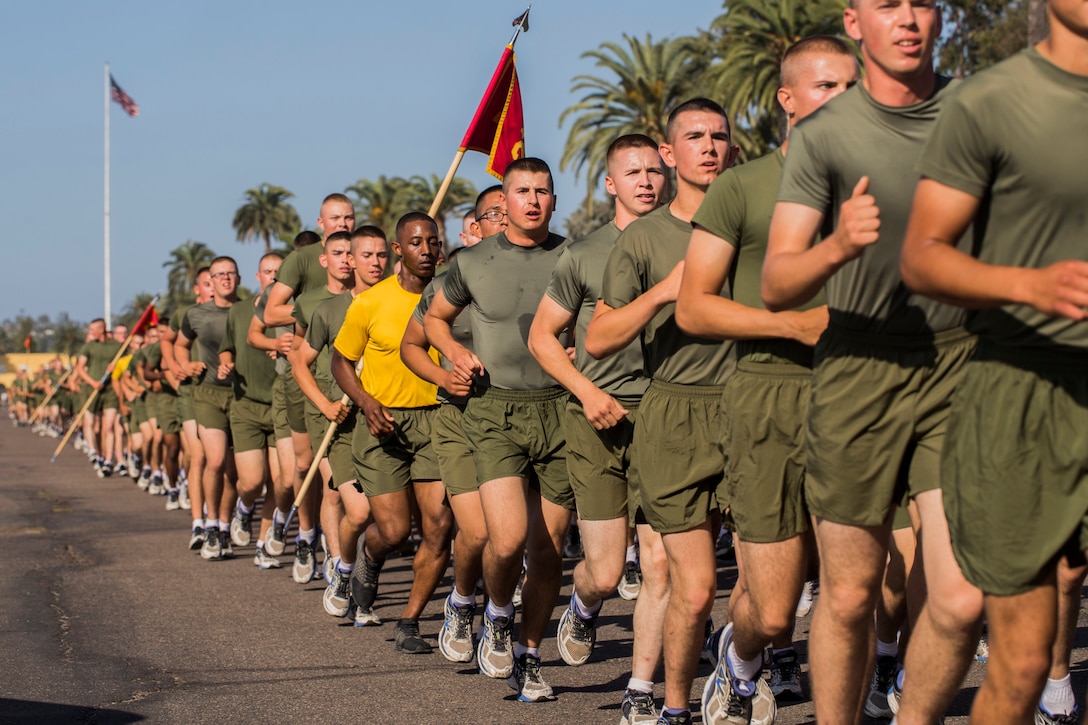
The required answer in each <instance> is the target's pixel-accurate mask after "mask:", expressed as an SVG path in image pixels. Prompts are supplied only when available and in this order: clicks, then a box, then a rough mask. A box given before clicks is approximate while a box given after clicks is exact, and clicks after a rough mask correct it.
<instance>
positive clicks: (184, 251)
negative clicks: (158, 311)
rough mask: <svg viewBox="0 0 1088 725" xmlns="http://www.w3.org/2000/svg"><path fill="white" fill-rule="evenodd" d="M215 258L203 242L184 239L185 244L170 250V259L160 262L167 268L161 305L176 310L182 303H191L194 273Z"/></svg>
mask: <svg viewBox="0 0 1088 725" xmlns="http://www.w3.org/2000/svg"><path fill="white" fill-rule="evenodd" d="M213 259H215V252H213V251H212V250H211V249H209V248H208V246H207V245H206V244H204V243H203V242H194V241H192V240H191V239H189V240H186V242H185V244H182V245H181V246H180V247H177V248H175V249H173V250H172V251H171V252H170V259H168V260H166V261H165V262H163V263H162V266H163V267H165V268H167V270H169V271H168V273H167V276H166V286H167V291H166V297H165V299H164V300H163V303H164V304H163V306H164V307H167V308H169V309H173V310H176V309H177V308H178V307H180V306H182V305H187V304H192V302H193V300H194V297H193V285H195V284H196V273H197V272H199V271H200V268H201V267H206V266H208V265H209V264H211V263H212V260H213Z"/></svg>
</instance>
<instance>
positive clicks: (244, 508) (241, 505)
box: [238, 499, 253, 515]
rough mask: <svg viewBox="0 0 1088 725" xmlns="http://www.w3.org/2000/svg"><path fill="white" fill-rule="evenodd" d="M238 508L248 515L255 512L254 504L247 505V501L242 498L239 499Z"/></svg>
mask: <svg viewBox="0 0 1088 725" xmlns="http://www.w3.org/2000/svg"><path fill="white" fill-rule="evenodd" d="M238 510H239V511H240V512H241V513H243V514H246V515H249V514H251V513H253V507H252V506H246V505H245V503H244V502H243V501H242V499H238Z"/></svg>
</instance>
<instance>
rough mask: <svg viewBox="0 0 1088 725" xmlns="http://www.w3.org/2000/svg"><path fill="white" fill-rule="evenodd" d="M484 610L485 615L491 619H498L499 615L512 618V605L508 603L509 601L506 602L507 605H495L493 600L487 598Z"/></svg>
mask: <svg viewBox="0 0 1088 725" xmlns="http://www.w3.org/2000/svg"><path fill="white" fill-rule="evenodd" d="M486 612H487V616H488V617H490V618H491V619H498V618H499V617H509V618H511V619H513V617H514V605H513V604H510V603H507V605H506V606H505V607H497V606H495V602H493V601H491V600H490V599H489V600H488V602H487V609H486Z"/></svg>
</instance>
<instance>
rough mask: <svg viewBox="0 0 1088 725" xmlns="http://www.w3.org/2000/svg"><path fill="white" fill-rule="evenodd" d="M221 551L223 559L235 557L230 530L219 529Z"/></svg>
mask: <svg viewBox="0 0 1088 725" xmlns="http://www.w3.org/2000/svg"><path fill="white" fill-rule="evenodd" d="M219 551H220V554H221V556H220V557H219V558H221V559H233V558H234V548H233V547H232V546H231V545H230V531H227V530H226V529H219Z"/></svg>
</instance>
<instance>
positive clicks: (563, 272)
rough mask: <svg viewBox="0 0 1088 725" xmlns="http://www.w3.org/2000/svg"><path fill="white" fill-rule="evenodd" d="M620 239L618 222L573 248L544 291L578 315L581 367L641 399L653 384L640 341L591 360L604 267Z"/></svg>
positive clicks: (619, 394)
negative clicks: (589, 335) (589, 340)
mask: <svg viewBox="0 0 1088 725" xmlns="http://www.w3.org/2000/svg"><path fill="white" fill-rule="evenodd" d="M619 236H620V228H619V227H617V226H616V222H615V221H614V220H613V221H610V222H609V223H608V224H605V225H604V226H603V227H601V228H600V229H597V230H596V231H594V232H593V233H591V234H590V235H589V236H587V237H586V238H585V239H582V240H580V241H577V242H574V243H573V244H571V245H570V246H569V247H567V248H566V250H564V251H563V253H562V254H561V255H559V262H558V263H557V264H556V265H555V269H554V270H553V271H552V279H551V282H549V283H548V289H547V290H545V292H544V293H545V294H546V295H547V296H548V297H550V298H552V299H553V300H554V301H555V302H556V304H558V305H559V306H560V307H562V308H563V309H564V310H566V311H567V312H570V313H572V314H573V315H575V325H576V328H575V334H574V347H575V351H576V355H575V360H574V365H575V367H577V368H578V370H579V371H580V372H581V373H582V374H583V375H585V376H586V377H587V378H589V379H590V380H591V381H592V382H593V384H594V385H596V386H597V387H598V388H600V389H601V390H603V391H605V392H606V393H608V394H609V395H612V396H614V397H616V398H620V399H624V400H637V399H639V398H641V397H642V394H643V393H645V392H646V386H647V385H649V383H650V380H649V378H647V377H646V376H645V375H643V372H642V367H643V365H642V346H641V345H640V344H639V342H638V340H634V341H632V342H631V344H630V345H628V346H627V347H626V348H624V349H623V350H620V351H619V352H617V353H616V354H615V355H609V356H608V357H606V358H605V359H604V360H595V359H593V358H592V357H590V355H589V353H587V352H586V344H585V340H586V329H587V328H588V327H589V321H590V320H592V319H593V311H594V310H595V309H596V308H597V300H598V299H600V297H601V279H602V278H603V277H604V265H605V262H607V261H608V255H609V254H610V253H611V252H612V247H613V245H614V244H615V243H616V240H617V239H619Z"/></svg>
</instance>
